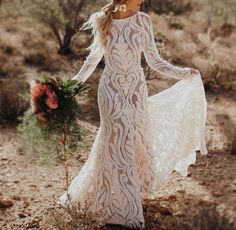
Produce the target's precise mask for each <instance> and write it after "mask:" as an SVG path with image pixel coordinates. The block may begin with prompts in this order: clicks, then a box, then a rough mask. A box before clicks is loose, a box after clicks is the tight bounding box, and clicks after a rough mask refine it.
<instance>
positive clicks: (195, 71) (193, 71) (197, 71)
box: [190, 68, 200, 74]
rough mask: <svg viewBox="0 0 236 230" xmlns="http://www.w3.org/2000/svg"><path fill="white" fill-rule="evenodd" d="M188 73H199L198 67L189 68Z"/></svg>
mask: <svg viewBox="0 0 236 230" xmlns="http://www.w3.org/2000/svg"><path fill="white" fill-rule="evenodd" d="M190 73H191V74H200V71H199V70H198V69H193V68H190Z"/></svg>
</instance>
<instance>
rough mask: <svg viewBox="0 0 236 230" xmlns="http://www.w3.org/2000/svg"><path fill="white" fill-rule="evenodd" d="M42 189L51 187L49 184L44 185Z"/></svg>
mask: <svg viewBox="0 0 236 230" xmlns="http://www.w3.org/2000/svg"><path fill="white" fill-rule="evenodd" d="M44 187H45V188H50V187H52V185H51V184H46V185H45V186H44Z"/></svg>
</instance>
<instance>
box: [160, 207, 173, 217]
mask: <svg viewBox="0 0 236 230" xmlns="http://www.w3.org/2000/svg"><path fill="white" fill-rule="evenodd" d="M158 211H159V213H161V214H162V215H165V216H167V215H168V216H171V215H172V212H171V211H170V210H169V209H168V208H166V207H158Z"/></svg>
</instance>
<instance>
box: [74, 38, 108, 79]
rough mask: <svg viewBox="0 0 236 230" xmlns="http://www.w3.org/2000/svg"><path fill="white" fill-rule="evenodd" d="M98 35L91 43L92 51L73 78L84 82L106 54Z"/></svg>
mask: <svg viewBox="0 0 236 230" xmlns="http://www.w3.org/2000/svg"><path fill="white" fill-rule="evenodd" d="M96 36H97V35H96V34H95V38H94V41H93V44H92V45H91V50H90V53H89V54H88V56H87V58H86V60H85V61H84V63H83V65H82V67H81V69H80V71H79V72H78V73H77V74H76V75H75V76H74V77H73V78H72V80H78V81H81V82H83V83H84V82H85V81H86V80H87V79H88V78H89V77H90V75H91V74H92V73H93V72H94V70H95V68H96V66H97V65H98V63H99V62H100V61H101V59H102V57H103V54H104V49H103V48H101V47H100V46H99V45H98V42H97V41H98V40H97V39H96V38H97V37H96Z"/></svg>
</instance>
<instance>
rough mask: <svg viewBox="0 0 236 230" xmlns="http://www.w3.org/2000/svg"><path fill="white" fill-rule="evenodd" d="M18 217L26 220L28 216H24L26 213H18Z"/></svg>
mask: <svg viewBox="0 0 236 230" xmlns="http://www.w3.org/2000/svg"><path fill="white" fill-rule="evenodd" d="M18 216H19V217H20V218H25V217H27V215H26V214H24V213H22V212H20V213H18Z"/></svg>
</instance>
